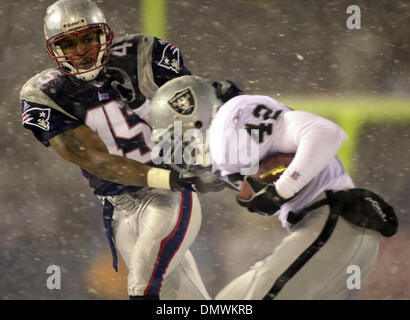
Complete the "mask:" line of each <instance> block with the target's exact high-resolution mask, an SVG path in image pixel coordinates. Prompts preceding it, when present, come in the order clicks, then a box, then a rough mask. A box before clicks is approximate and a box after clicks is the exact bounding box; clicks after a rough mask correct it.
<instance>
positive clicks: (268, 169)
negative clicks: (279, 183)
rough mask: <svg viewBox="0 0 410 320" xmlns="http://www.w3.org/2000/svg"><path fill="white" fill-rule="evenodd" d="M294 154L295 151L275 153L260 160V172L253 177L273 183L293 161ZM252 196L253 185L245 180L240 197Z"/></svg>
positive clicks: (247, 197)
mask: <svg viewBox="0 0 410 320" xmlns="http://www.w3.org/2000/svg"><path fill="white" fill-rule="evenodd" d="M294 156H295V154H294V153H275V154H274V155H272V156H270V157H268V158H266V159H264V160H262V161H261V162H259V169H258V172H257V173H256V174H254V175H252V177H253V178H255V179H256V180H258V181H261V182H263V183H273V182H275V181H276V180H278V179H279V177H280V176H281V175H282V173H283V172H284V171H285V170H286V168H287V167H288V166H289V164H290V163H291V162H292V160H293V158H294ZM251 196H252V190H251V187H250V185H249V184H248V183H247V182H246V181H244V182H243V183H242V187H241V190H240V191H239V197H240V198H242V199H245V200H248V199H249V198H250V197H251Z"/></svg>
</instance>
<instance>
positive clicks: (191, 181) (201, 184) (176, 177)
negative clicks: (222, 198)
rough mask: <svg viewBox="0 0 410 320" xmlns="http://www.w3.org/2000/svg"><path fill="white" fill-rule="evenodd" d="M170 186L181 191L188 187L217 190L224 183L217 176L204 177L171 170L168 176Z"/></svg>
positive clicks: (205, 190) (197, 189) (220, 188)
mask: <svg viewBox="0 0 410 320" xmlns="http://www.w3.org/2000/svg"><path fill="white" fill-rule="evenodd" d="M170 186H171V190H172V191H182V190H184V189H188V190H191V191H195V192H201V193H206V192H217V191H221V190H222V189H223V188H224V187H225V183H224V182H223V181H222V180H219V179H218V177H216V176H213V178H209V177H204V176H201V175H194V174H192V173H184V174H181V173H178V172H176V171H173V172H172V173H171V176H170Z"/></svg>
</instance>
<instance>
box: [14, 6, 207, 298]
mask: <svg viewBox="0 0 410 320" xmlns="http://www.w3.org/2000/svg"><path fill="white" fill-rule="evenodd" d="M44 32H45V36H46V39H47V41H46V47H47V54H48V55H49V57H50V58H52V59H53V60H54V61H55V62H56V63H57V66H58V67H57V68H54V69H49V70H46V71H43V72H41V73H39V74H37V75H35V76H34V77H33V78H31V79H30V80H28V81H27V82H26V84H25V85H24V87H23V88H22V90H21V96H20V98H21V106H22V109H23V110H22V111H23V116H22V122H23V125H24V127H25V128H26V129H29V130H31V131H32V132H33V134H34V136H35V137H36V138H37V139H38V140H39V141H40V142H41V143H42V144H43V145H45V146H46V147H49V146H51V147H52V149H53V150H54V151H55V152H56V153H57V154H58V155H60V156H61V157H62V158H64V159H65V160H67V161H69V162H71V163H73V164H76V165H78V166H79V167H80V168H81V169H82V172H83V175H84V176H85V177H86V178H87V179H89V181H90V185H91V186H92V187H93V188H94V192H95V194H96V195H97V196H98V197H99V198H100V199H101V200H102V201H103V204H104V212H103V217H104V224H105V228H106V231H107V237H108V240H109V243H110V247H111V250H112V253H113V258H114V267H115V268H117V265H116V264H117V251H116V250H117V249H118V250H119V252H120V253H121V255H122V257H123V259H124V261H125V263H126V265H127V266H128V269H129V274H128V293H129V296H130V299H159V297H161V299H210V297H209V295H208V293H207V290H206V289H205V286H204V285H203V282H202V279H201V277H200V275H199V272H198V269H197V266H196V263H195V260H194V258H193V256H192V254H191V253H190V251H189V247H190V245H191V244H192V242H193V241H194V240H195V238H196V236H197V234H198V231H199V228H200V225H201V208H200V204H199V201H198V197H197V195H196V194H195V193H193V192H192V191H191V190H193V189H194V190H195V189H201V187H205V186H206V184H205V183H203V182H202V180H200V179H198V178H196V177H191V178H189V179H183V178H181V176H180V173H178V172H177V171H173V170H169V169H167V168H164V167H162V168H159V167H155V166H154V165H153V162H152V159H151V148H152V142H151V128H150V120H149V112H148V111H149V104H150V99H151V98H152V96H153V94H154V92H155V91H156V90H157V89H158V87H160V86H161V85H162V84H164V83H165V82H167V81H168V80H170V79H173V78H176V77H179V76H182V75H189V74H190V71H189V70H188V69H187V68H186V67H185V66H184V64H183V60H182V56H181V53H180V51H179V49H178V48H176V47H175V46H174V45H172V44H170V43H167V42H165V41H162V40H160V39H157V38H155V37H153V36H149V35H145V34H135V35H129V36H126V37H123V38H119V39H116V40H114V34H113V32H112V30H111V29H110V27H109V26H108V24H107V23H106V20H105V17H104V14H103V12H102V11H101V10H100V9H99V8H98V7H97V6H96V4H95V3H94V2H92V1H89V0H59V1H57V2H55V3H54V4H52V5H51V6H49V7H48V9H47V14H46V16H45V20H44ZM213 185H215V184H213Z"/></svg>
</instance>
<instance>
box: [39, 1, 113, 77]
mask: <svg viewBox="0 0 410 320" xmlns="http://www.w3.org/2000/svg"><path fill="white" fill-rule="evenodd" d="M91 31H96V32H97V34H98V40H99V43H98V45H95V46H92V47H88V48H87V49H85V50H83V51H79V52H76V53H72V54H64V52H63V50H62V48H61V46H60V45H59V41H61V40H64V39H67V38H69V37H72V36H78V35H81V34H83V33H88V32H91ZM44 33H45V36H46V39H47V40H46V48H47V54H48V55H49V57H50V58H52V59H53V60H54V61H55V62H56V63H57V65H58V67H59V69H60V71H61V72H62V73H64V74H66V75H75V76H76V77H77V78H79V79H81V80H85V81H90V80H93V79H95V78H96V77H97V75H98V74H99V73H100V71H101V69H102V67H103V66H104V65H105V64H106V63H107V62H108V60H109V55H110V48H111V45H112V40H113V38H114V33H113V32H112V31H111V29H110V27H109V26H108V25H107V23H106V20H105V17H104V14H103V12H102V11H101V9H100V8H98V7H97V5H96V4H95V3H94V2H93V1H91V0H58V1H57V2H55V3H54V4H52V5H51V6H49V7H48V8H47V14H46V16H45V18H44ZM84 59H86V60H87V59H88V61H89V63H88V65H91V67H88V66H87V67H83V68H82V67H81V63H80V64H78V63H79V62H80V61H81V60H84Z"/></svg>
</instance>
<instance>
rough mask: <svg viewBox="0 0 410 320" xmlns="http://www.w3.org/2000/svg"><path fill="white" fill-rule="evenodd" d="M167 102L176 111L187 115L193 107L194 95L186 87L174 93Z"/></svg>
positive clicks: (192, 110)
mask: <svg viewBox="0 0 410 320" xmlns="http://www.w3.org/2000/svg"><path fill="white" fill-rule="evenodd" d="M168 104H169V105H170V106H171V108H172V109H173V110H174V111H176V112H177V113H179V114H182V115H183V116H189V115H191V114H192V113H193V112H194V109H195V99H194V95H193V94H192V92H191V90H190V89H189V88H186V89H184V90H181V91H178V92H177V93H175V95H174V96H173V97H172V98H171V99H169V100H168Z"/></svg>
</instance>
